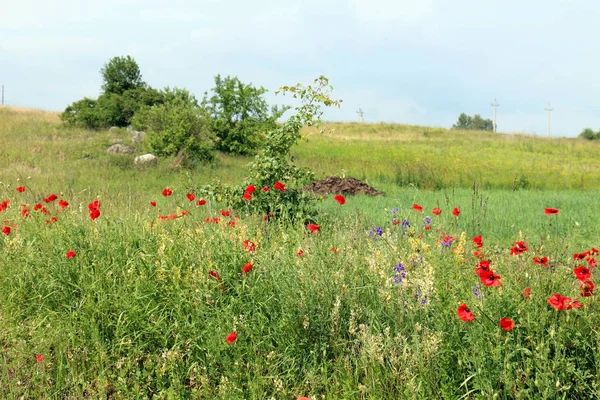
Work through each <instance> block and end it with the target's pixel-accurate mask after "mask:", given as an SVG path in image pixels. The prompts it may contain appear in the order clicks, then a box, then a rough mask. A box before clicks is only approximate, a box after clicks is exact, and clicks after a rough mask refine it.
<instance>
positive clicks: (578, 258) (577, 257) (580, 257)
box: [573, 251, 590, 261]
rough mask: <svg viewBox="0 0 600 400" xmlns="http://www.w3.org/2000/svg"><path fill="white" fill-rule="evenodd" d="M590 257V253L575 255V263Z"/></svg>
mask: <svg viewBox="0 0 600 400" xmlns="http://www.w3.org/2000/svg"><path fill="white" fill-rule="evenodd" d="M589 255H590V252H589V251H586V252H583V253H577V254H573V260H575V261H579V260H585V259H586V258H587V257H588V256H589Z"/></svg>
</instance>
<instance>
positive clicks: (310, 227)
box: [306, 224, 321, 233]
mask: <svg viewBox="0 0 600 400" xmlns="http://www.w3.org/2000/svg"><path fill="white" fill-rule="evenodd" d="M306 229H308V230H309V231H311V232H312V233H317V232H319V229H321V227H320V226H319V225H317V224H307V225H306Z"/></svg>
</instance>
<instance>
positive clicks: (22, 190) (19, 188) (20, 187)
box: [17, 186, 25, 193]
mask: <svg viewBox="0 0 600 400" xmlns="http://www.w3.org/2000/svg"><path fill="white" fill-rule="evenodd" d="M24 191H25V186H19V187H17V192H19V193H23V192H24Z"/></svg>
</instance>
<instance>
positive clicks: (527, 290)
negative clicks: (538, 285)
mask: <svg viewBox="0 0 600 400" xmlns="http://www.w3.org/2000/svg"><path fill="white" fill-rule="evenodd" d="M521 294H522V295H523V297H525V298H526V299H528V298H530V297H531V288H530V287H526V288H525V289H523V292H522V293H521Z"/></svg>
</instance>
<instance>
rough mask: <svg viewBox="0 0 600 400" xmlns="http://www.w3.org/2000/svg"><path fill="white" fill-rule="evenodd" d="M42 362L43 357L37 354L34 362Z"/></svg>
mask: <svg viewBox="0 0 600 400" xmlns="http://www.w3.org/2000/svg"><path fill="white" fill-rule="evenodd" d="M42 361H44V356H43V355H41V354H38V355H37V356H35V362H42Z"/></svg>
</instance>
